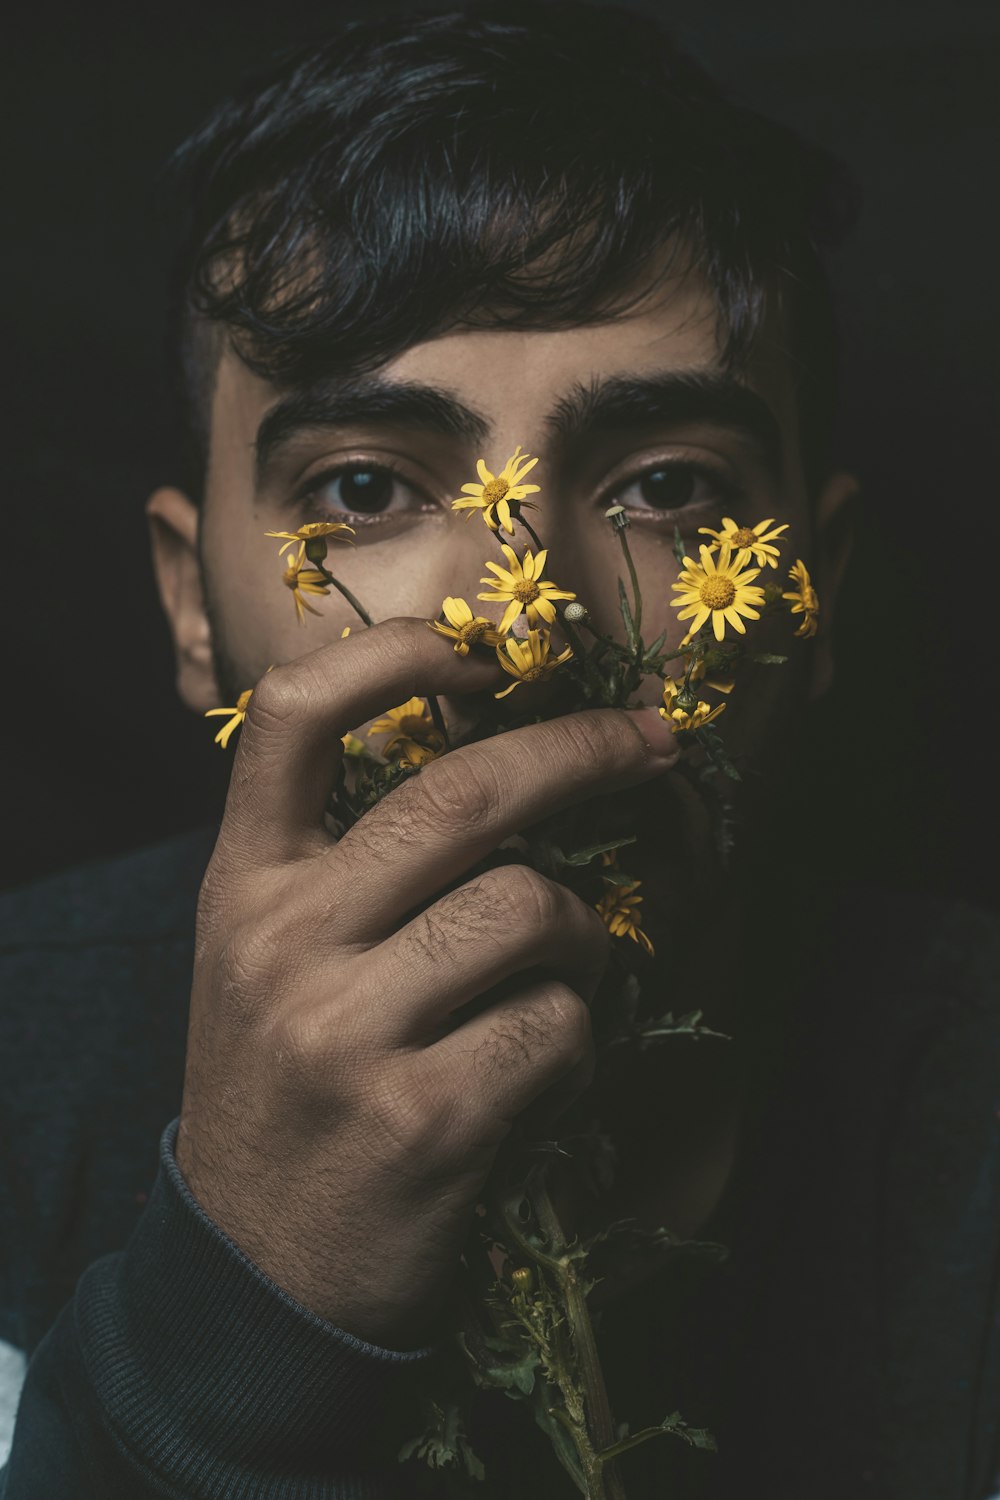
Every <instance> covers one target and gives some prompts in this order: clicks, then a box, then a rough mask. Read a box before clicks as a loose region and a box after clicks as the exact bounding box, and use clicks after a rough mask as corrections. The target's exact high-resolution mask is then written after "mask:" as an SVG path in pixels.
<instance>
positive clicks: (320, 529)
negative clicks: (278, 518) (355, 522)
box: [264, 521, 355, 557]
mask: <svg viewBox="0 0 1000 1500" xmlns="http://www.w3.org/2000/svg"><path fill="white" fill-rule="evenodd" d="M342 531H349V532H350V533H351V536H354V534H355V532H354V527H353V526H347V525H345V524H344V523H343V522H342V521H309V522H307V524H306V525H305V526H300V527H299V529H298V531H265V532H264V535H265V536H273V537H287V538H288V540H287V541H286V542H285V545H284V546H283V547H279V548H278V556H279V557H280V556H281V555H282V553H283V552H287V551H288V548H289V547H290V546H291V545H292V543H293V542H307V543H308V542H314V541H316V539H317V538H320V537H322V538H326V537H328V536H339V534H340V533H341V532H342ZM323 556H324V557H325V556H326V548H325V547H324V549H323Z"/></svg>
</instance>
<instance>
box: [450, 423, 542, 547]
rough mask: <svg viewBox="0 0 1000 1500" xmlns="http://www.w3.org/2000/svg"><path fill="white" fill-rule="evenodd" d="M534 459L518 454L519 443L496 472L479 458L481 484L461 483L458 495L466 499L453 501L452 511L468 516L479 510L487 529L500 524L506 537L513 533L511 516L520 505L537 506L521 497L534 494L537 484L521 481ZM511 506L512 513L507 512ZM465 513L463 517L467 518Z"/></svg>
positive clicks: (534, 462) (495, 529)
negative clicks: (467, 514)
mask: <svg viewBox="0 0 1000 1500" xmlns="http://www.w3.org/2000/svg"><path fill="white" fill-rule="evenodd" d="M537 462H538V459H537V458H529V457H528V455H527V454H526V453H525V454H524V455H523V456H522V453H521V445H520V443H518V445H517V447H516V448H515V449H514V452H513V453H512V454H511V456H510V458H508V460H507V462H506V463H505V464H504V466H503V468H502V469H501V470H500V473H499V474H491V473H490V471H489V469H488V468H487V467H486V460H485V459H483V458H481V459H480V460H479V462H478V463H477V464H476V472H477V473H478V475H479V478H480V481H481V483H479V484H463V485H462V494H463V495H465V496H466V497H467V498H466V499H464V500H462V499H459V500H453V501H452V502H451V508H452V510H467V511H468V512H469V516H471V515H472V512H473V511H474V510H478V511H481V512H482V516H483V520H484V521H485V522H486V524H487V526H488V527H489V528H490V530H491V531H499V529H500V527H501V526H502V527H503V528H504V530H505V531H506V532H507V533H508V534H509V535H510V536H513V535H514V523H513V521H512V520H511V515H512V514H514V515H516V514H517V512H518V510H519V509H520V507H521V505H522V504H523V505H524V507H525V509H527V510H537V509H538V506H537V505H535V504H534V502H533V501H531V500H525V498H524V497H525V495H534V494H537V493H538V490H539V488H540V486H539V485H537V484H522V483H521V481H522V480H523V478H524V476H525V474H527V473H528V471H529V470H530V469H533V468H534V467H535V465H536V464H537ZM512 505H513V507H514V509H513V512H512V511H511V506H512ZM469 516H466V518H465V519H466V520H468V519H469Z"/></svg>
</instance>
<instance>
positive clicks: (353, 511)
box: [297, 464, 419, 521]
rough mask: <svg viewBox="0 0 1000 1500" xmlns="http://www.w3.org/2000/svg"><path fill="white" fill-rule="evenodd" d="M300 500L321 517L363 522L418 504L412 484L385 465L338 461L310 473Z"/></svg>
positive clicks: (409, 508)
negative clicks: (327, 467)
mask: <svg viewBox="0 0 1000 1500" xmlns="http://www.w3.org/2000/svg"><path fill="white" fill-rule="evenodd" d="M297 499H298V501H299V502H300V503H303V502H309V503H310V505H311V507H312V508H313V509H315V510H316V511H317V512H320V513H322V514H323V515H324V516H336V517H338V518H341V517H347V518H353V519H355V520H359V521H364V520H365V519H366V517H375V516H384V515H391V514H394V513H402V512H404V511H410V510H413V509H415V508H417V507H418V505H419V497H418V494H417V491H416V489H415V488H414V486H413V485H411V484H407V482H406V481H405V480H404V479H403V477H402V475H401V474H399V472H398V471H397V470H396V469H394V468H392V467H391V466H390V465H388V464H339V465H338V466H337V467H336V468H335V469H326V470H324V471H323V473H322V474H317V475H314V476H313V477H312V478H311V479H309V480H308V481H307V483H306V484H305V485H304V486H303V488H302V489H301V490H300V491H299V493H298V496H297Z"/></svg>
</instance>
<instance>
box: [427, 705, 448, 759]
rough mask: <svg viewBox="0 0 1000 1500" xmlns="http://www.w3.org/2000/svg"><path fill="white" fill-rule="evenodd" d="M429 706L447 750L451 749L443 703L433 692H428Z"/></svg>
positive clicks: (435, 725)
mask: <svg viewBox="0 0 1000 1500" xmlns="http://www.w3.org/2000/svg"><path fill="white" fill-rule="evenodd" d="M427 706H428V708H429V709H430V711H431V718H432V719H433V720H434V727H435V728H436V729H437V732H438V734H439V735H440V736H441V738H442V739H443V740H444V748H445V749H446V750H450V749H451V740H450V739H449V738H448V726H447V725H446V724H445V722H444V714H443V713H442V712H441V705H440V704H439V703H438V701H437V699H436V698H435V697H434V695H433V693H428V695H427Z"/></svg>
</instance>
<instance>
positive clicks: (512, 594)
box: [476, 542, 576, 635]
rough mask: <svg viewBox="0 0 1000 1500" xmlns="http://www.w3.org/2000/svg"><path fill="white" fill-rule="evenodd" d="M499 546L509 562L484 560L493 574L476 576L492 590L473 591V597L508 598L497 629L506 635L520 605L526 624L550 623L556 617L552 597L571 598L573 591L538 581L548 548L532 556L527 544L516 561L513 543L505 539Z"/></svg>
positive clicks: (494, 600)
mask: <svg viewBox="0 0 1000 1500" xmlns="http://www.w3.org/2000/svg"><path fill="white" fill-rule="evenodd" d="M500 550H501V552H502V553H503V554H504V556H505V557H506V559H507V562H508V564H509V569H508V568H501V566H500V564H499V563H495V562H488V563H486V564H484V566H485V567H487V568H489V569H490V571H491V572H492V573H495V574H496V575H497V576H496V577H495V578H480V580H479V582H480V583H488V584H489V585H490V587H491V588H492V589H493V593H492V594H477V595H476V598H477V599H482V600H483V601H484V602H485V603H487V604H495V603H497V602H500V603H503V602H505V601H507V600H509V601H510V603H509V604H508V606H507V608H506V609H505V610H504V614H503V619H502V620H501V621H500V625H499V627H498V628H499V631H500V634H501V635H506V634H507V631H508V630H509V629H510V627H511V626H512V625H513V623H514V621H515V620H516V619H517V617H518V615H519V614H520V613H521V611H522V609H523V610H524V612H525V614H526V615H527V616H528V626H529V628H535V627H537V626H538V624H539V623H540V622H543V623H544V624H546V625H551V624H552V622H553V620H554V619H555V617H556V607H555V605H554V604H553V603H552V600H553V599H575V598H576V595H575V594H571V593H569V592H568V591H567V590H566V589H558V588H556V586H555V584H554V583H549V582H548V580H547V579H546V581H545V582H544V583H541V582H539V580H540V579H541V576H542V570H543V568H544V567H545V560H546V558H547V557H548V555H549V554H548V549H547V548H543V549H542V551H541V552H539V554H538V556H537V557H533V556H532V553H531V548H530V547H529V548H528V549H527V550H526V552H525V554H524V558H523V560H521V561H519V560H518V556H517V553H516V552H515V551H514V549H513V547H508V545H507V543H506V542H501V543H500Z"/></svg>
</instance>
